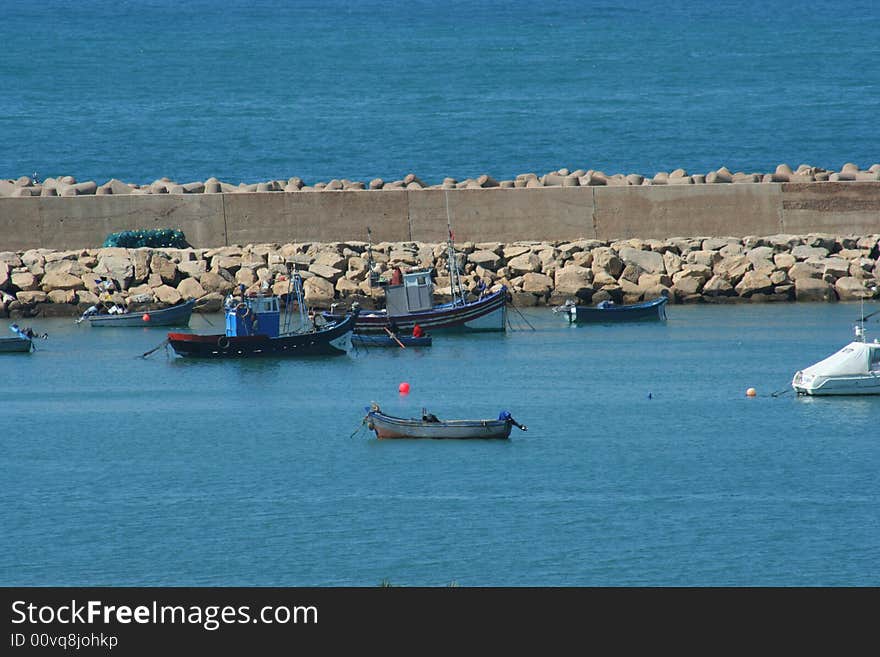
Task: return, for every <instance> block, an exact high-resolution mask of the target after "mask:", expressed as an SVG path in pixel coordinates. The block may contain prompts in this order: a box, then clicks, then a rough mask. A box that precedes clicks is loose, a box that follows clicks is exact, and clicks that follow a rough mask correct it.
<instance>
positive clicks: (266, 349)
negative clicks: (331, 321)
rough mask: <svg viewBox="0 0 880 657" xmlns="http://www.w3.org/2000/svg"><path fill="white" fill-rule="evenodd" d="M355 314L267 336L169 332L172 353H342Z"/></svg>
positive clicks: (263, 355)
mask: <svg viewBox="0 0 880 657" xmlns="http://www.w3.org/2000/svg"><path fill="white" fill-rule="evenodd" d="M353 329H354V316H353V315H349V316H348V317H346V318H345V319H344V320H343V321H341V322H339V323H338V324H336V325H335V326H331V327H328V328H325V329H322V330H320V331H312V332H309V333H295V334H289V335H282V336H279V337H277V338H270V337H268V336H265V335H245V336H227V335H225V334H222V333H221V334H219V335H195V334H192V333H169V334H168V343H169V344H170V345H171V348H172V349H173V350H174V352H175V353H176V354H178V355H180V356H184V357H190V358H267V357H273V358H279V357H283V358H298V357H305V356H337V355H343V354H345V353H347V352H348V350H349V349H350V348H351V334H352V330H353Z"/></svg>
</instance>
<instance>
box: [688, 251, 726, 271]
mask: <svg viewBox="0 0 880 657" xmlns="http://www.w3.org/2000/svg"><path fill="white" fill-rule="evenodd" d="M722 258H723V256H722V255H721V254H720V253H718V251H689V252H688V254H687V255H686V256H685V258H684V260H685V262H686V263H687V264H689V265H703V266H705V267H714V266H715V264H716V263H718V262H720V261H721V259H722Z"/></svg>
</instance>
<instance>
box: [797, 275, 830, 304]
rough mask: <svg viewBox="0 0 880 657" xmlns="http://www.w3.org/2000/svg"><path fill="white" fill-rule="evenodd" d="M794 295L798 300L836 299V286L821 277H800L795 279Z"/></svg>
mask: <svg viewBox="0 0 880 657" xmlns="http://www.w3.org/2000/svg"><path fill="white" fill-rule="evenodd" d="M794 296H795V299H796V300H798V301H836V300H837V293H836V292H835V291H834V287H833V286H831V285H829V284H828V283H826V282H825V281H823V280H821V279H819V278H798V279H795V281H794Z"/></svg>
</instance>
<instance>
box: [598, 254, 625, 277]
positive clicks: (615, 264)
mask: <svg viewBox="0 0 880 657" xmlns="http://www.w3.org/2000/svg"><path fill="white" fill-rule="evenodd" d="M623 267H624V265H623V260H621V259H620V258H619V257H618V256H617V254H615V253H614V251H612V250H611V249H610V248H608V247H600V248H598V249H595V250H594V251H593V264H592V269H593V272H594V273H596V274H597V275H598V274H599V271H600V270H601V271H604V272H606V273H608V274H610V275H611V277H612V278H614V279H615V280H616V279H618V278H620V275H621V274H622V273H623Z"/></svg>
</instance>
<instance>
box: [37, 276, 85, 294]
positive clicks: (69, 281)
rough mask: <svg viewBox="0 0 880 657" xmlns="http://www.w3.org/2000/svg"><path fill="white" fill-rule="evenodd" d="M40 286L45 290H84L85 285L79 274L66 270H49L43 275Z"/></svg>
mask: <svg viewBox="0 0 880 657" xmlns="http://www.w3.org/2000/svg"><path fill="white" fill-rule="evenodd" d="M40 287H41V288H42V289H43V291H44V292H49V291H51V290H84V289H85V287H86V286H85V285H84V284H83V281H82V279H81V278H80V277H79V276H74V275H73V274H65V273H64V272H49V273H47V274H44V275H43V278H42V280H41V281H40Z"/></svg>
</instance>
